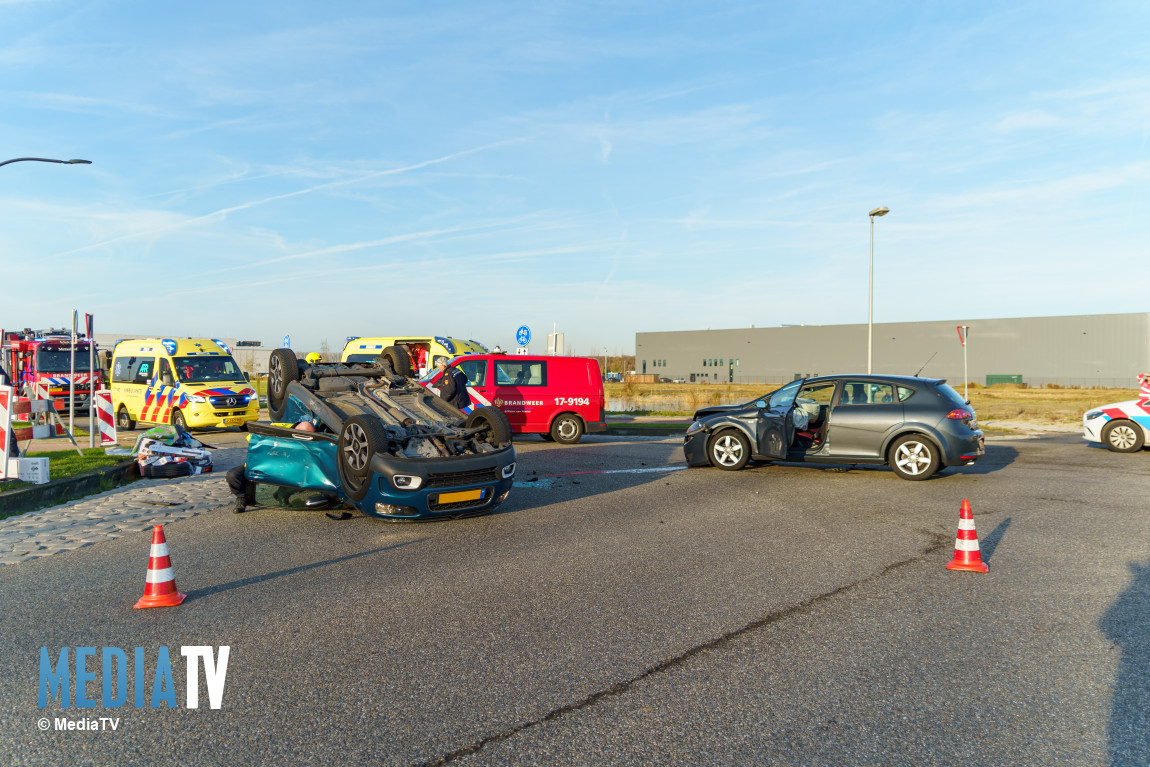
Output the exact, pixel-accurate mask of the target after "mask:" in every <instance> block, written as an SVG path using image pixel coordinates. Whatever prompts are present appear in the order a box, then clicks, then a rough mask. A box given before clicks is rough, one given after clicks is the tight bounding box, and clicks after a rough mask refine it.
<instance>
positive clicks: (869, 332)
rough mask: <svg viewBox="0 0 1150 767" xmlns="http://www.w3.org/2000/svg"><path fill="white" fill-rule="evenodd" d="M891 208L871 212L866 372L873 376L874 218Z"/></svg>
mask: <svg viewBox="0 0 1150 767" xmlns="http://www.w3.org/2000/svg"><path fill="white" fill-rule="evenodd" d="M887 213H890V208H887V207H885V206H884V207H881V208H875V209H874V210H872V211H871V212H870V280H869V285H868V287H867V304H866V372H867V375H870V374H871V353H872V350H873V349H874V217H875V216H885V215H886V214H887Z"/></svg>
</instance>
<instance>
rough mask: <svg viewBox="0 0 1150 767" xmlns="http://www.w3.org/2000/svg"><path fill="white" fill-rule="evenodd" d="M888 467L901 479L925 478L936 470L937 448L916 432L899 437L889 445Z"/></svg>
mask: <svg viewBox="0 0 1150 767" xmlns="http://www.w3.org/2000/svg"><path fill="white" fill-rule="evenodd" d="M890 467H891V468H892V469H894V473H895V474H897V475H898V476H900V477H902V478H903V479H909V480H920V479H927V478H928V477H931V476H933V475H934V473H935V472H936V471H938V448H937V447H935V446H934V443H933V442H931V441H930V440H929V439H926V438H925V437H920V436H918V435H917V434H908V435H906V436H905V437H899V438H898V439H896V440H895V441H894V444H893V445H891V447H890Z"/></svg>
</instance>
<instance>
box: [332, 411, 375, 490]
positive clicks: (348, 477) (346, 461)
mask: <svg viewBox="0 0 1150 767" xmlns="http://www.w3.org/2000/svg"><path fill="white" fill-rule="evenodd" d="M386 448H387V435H386V434H384V431H383V426H381V425H380V423H379V421H377V420H375V419H374V418H371V417H369V416H363V415H353V416H352V417H351V418H349V419H347V421H346V422H345V423H344V425H343V428H342V429H341V430H340V432H339V448H338V449H339V458H338V459H337V460H336V465H337V467H338V468H339V480H340V482H341V483H342V484H343V490H344V492H345V493H346V494H347V497H348V498H350V499H351V500H353V501H362V500H363V499H364V498H365V497H366V496H367V491H368V490H370V489H371V476H372V471H371V457H372V456H373V455H375V454H376V453H379V452H383V451H385V450H386Z"/></svg>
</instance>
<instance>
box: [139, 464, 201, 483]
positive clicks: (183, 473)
mask: <svg viewBox="0 0 1150 767" xmlns="http://www.w3.org/2000/svg"><path fill="white" fill-rule="evenodd" d="M192 471H193V469H192V464H190V463H188V462H187V461H177V462H173V463H164V464H160V465H159V466H155V465H153V466H141V467H140V476H141V477H143V478H144V479H175V478H176V477H190V476H192Z"/></svg>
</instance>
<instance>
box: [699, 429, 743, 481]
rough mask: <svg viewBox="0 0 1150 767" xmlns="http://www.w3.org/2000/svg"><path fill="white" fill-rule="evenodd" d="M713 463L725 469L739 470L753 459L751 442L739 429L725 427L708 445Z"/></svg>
mask: <svg viewBox="0 0 1150 767" xmlns="http://www.w3.org/2000/svg"><path fill="white" fill-rule="evenodd" d="M707 456H708V457H709V458H710V459H711V465H712V466H716V467H718V468H720V469H723V470H724V471H738V470H739V469H741V468H743V467H744V466H746V465H747V463H748V462H749V461H750V460H751V443H750V442H748V441H747V438H746V436H745V435H744V434H743V433H742V432H741V431H738V430H737V429H725V430H724V431H721V432H719V433H718V434H716V435H715V436H714V437H712V438H711V442H710V444H708V445H707Z"/></svg>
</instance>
